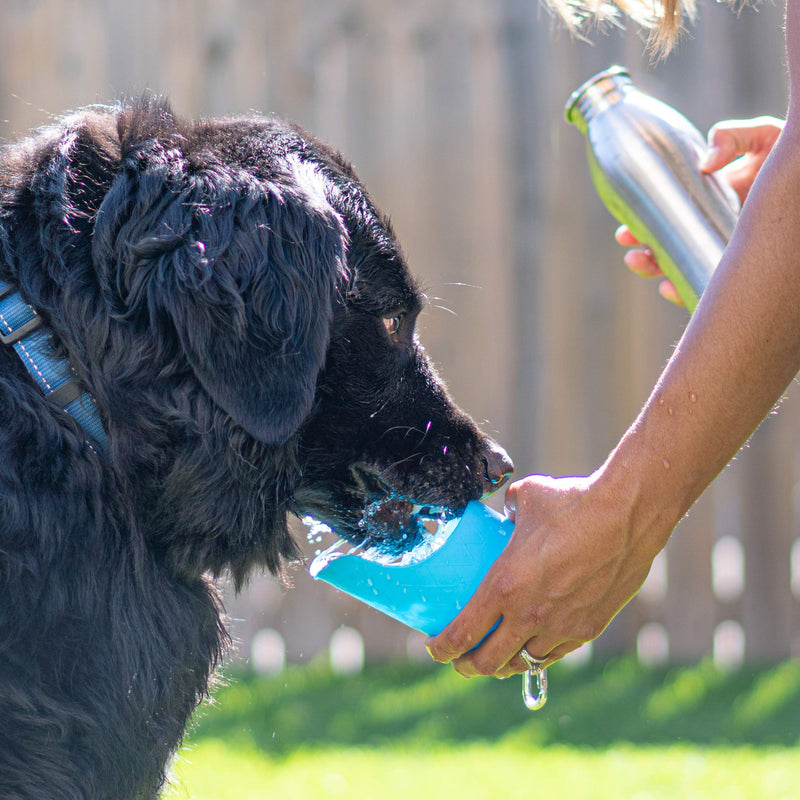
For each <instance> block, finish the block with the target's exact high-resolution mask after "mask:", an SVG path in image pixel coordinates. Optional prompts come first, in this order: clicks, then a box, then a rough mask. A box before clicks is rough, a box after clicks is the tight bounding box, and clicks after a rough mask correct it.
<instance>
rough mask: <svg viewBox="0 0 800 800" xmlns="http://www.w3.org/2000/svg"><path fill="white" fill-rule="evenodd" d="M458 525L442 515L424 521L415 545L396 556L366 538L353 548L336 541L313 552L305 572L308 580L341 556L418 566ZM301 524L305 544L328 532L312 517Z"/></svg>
mask: <svg viewBox="0 0 800 800" xmlns="http://www.w3.org/2000/svg"><path fill="white" fill-rule="evenodd" d="M458 522H459V520H458V518H456V519H446V518H445V517H444V516H442V517H439V518H438V519H435V520H427V524H426V525H425V526H423V528H422V535H421V536H418V537H417V538H418V539H419V541H418V542H417V544H415V545H414V547H411V548H409V549H408V550H404V551H403V552H401V553H397V552H396V551H394V550H392V551H389V550H388V549H387V548H385V547H381V546H380V545H379V544H378V545H376V544H373V545H371V546H367V545H366V541H367V540H366V539H365V540H364V541H363V542H361V543H360V544H357V545H353V544H351V543H350V542H348V541H346V540H345V539H338V540H337V541H335V542H334V543H333V544H332V545H331V546H330V547H327V548H326V549H324V550H317V551H316V553H315V558H314V560H313V561H312V562H311V566H310V567H309V569H308V571H309V574H310V575H311V577H312V578H313V577H316V576H317V575H318V574H319V573H320V572H321V571H322V570H323V569H325V567H327V566H328V564H330V562H331V561H333V560H334V559H336V558H341V557H342V556H358V557H359V558H363V559H366V560H368V561H375V562H377V563H378V564H383V565H385V566H394V567H407V566H410V565H412V564H419V563H420V562H421V561H425V559H427V558H430V557H431V556H432V555H433V554H434V553H435V552H436V551H437V550H439V549H440V548H441V547H442V546H443V545H444V543H445V542H446V541H447V540H448V538H449V537H450V534H451V533H452V532H453V530H454V529H455V527H456V525H458ZM303 524H304V525H308V526H309V533H308V539H309V541H315V542H317V543H319V542H321V541H322V540H323V538H324V536H325V535H326V534H330V533H332V531H331V529H330V528H329V527H328V526H327V525H325V524H324V523H321V522H319V521H318V520H315V519H314V518H313V517H309V516H307V517H304V518H303Z"/></svg>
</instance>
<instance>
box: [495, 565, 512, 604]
mask: <svg viewBox="0 0 800 800" xmlns="http://www.w3.org/2000/svg"><path fill="white" fill-rule="evenodd" d="M491 591H492V594H493V595H494V596H495V597H497V598H498V599H499V600H500V602H501V603H502V604H503V605H504V606H505V605H506V604H507V603H508V602H509V601H510V600H513V599H514V597H515V595H517V592H518V586H517V582H516V580H515V579H514V578H513V577H512V576H511V575H509V574H508V573H506V572H501V573H499V574H497V575H496V576H495V577H494V580H493V581H492V587H491Z"/></svg>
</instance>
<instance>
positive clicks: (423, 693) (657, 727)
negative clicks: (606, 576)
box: [190, 658, 800, 755]
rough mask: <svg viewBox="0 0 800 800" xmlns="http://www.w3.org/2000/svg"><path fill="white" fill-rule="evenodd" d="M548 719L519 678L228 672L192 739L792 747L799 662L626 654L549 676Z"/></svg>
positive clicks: (798, 716) (409, 670)
mask: <svg viewBox="0 0 800 800" xmlns="http://www.w3.org/2000/svg"><path fill="white" fill-rule="evenodd" d="M549 678H550V699H549V700H548V702H547V705H546V706H545V708H544V709H543V710H541V711H537V712H530V711H527V710H526V709H525V707H524V706H523V705H522V700H521V695H520V691H521V688H520V687H521V684H520V679H519V678H511V679H509V680H506V681H497V680H492V679H488V678H481V679H473V680H469V681H467V680H464V679H463V678H461V677H460V676H458V675H457V674H455V673H454V672H453V671H452V670H451V669H450V668H447V667H442V666H437V665H413V664H407V663H396V664H386V665H375V666H371V667H369V668H367V669H366V670H365V671H364V672H363V673H362V674H361V675H357V676H348V677H340V676H336V675H334V674H332V673H331V672H330V670H329V669H328V668H327V667H326V665H324V664H322V663H315V664H311V665H308V666H303V667H292V668H290V669H288V670H287V671H286V672H284V673H283V674H281V675H280V676H276V677H271V678H254V677H248V676H246V675H232V676H230V684H229V685H228V686H227V687H225V688H224V689H222V690H221V691H219V692H218V694H217V697H216V703H215V704H214V705H213V706H211V707H206V708H204V709H203V710H201V712H200V713H199V714H198V716H197V719H196V722H195V726H194V728H193V731H192V733H191V737H190V738H191V739H192V740H194V741H201V740H202V739H204V738H224V739H226V740H228V741H233V742H235V741H237V740H238V741H242V742H247V743H252V744H254V745H255V746H256V747H258V748H259V749H261V750H263V751H264V752H268V753H271V754H274V755H281V754H284V753H288V752H290V751H292V750H295V749H297V748H300V747H315V746H318V747H325V746H331V747H341V746H351V747H352V746H356V747H357V746H366V747H369V746H379V745H381V744H386V743H389V742H391V743H392V745H393V746H395V747H397V746H403V745H408V746H409V747H416V748H418V747H426V746H428V745H430V746H431V747H434V746H439V745H442V744H447V743H450V744H452V743H457V742H477V741H480V742H487V741H499V740H504V741H506V742H509V743H513V742H516V741H518V742H519V743H520V744H526V745H545V744H554V743H560V744H568V745H575V746H582V747H587V748H594V747H597V748H605V747H607V746H608V745H610V744H614V743H619V742H632V743H635V744H640V745H641V744H674V743H676V742H683V743H696V744H717V745H721V744H731V745H744V744H749V745H794V744H796V743H797V742H798V740H800V664H798V663H795V662H785V663H781V664H776V665H771V666H764V667H746V668H742V669H740V670H737V671H732V672H721V671H719V670H717V669H715V668H714V667H713V665H712V664H711V663H710V662H707V661H704V662H701V663H699V664H696V665H692V666H687V667H673V668H669V669H667V668H664V669H647V668H643V667H641V666H639V665H638V664H637V663H636V661H635V660H634V659H632V658H622V659H617V660H613V661H608V662H605V663H601V664H594V665H592V666H589V667H584V668H580V669H574V668H573V669H571V668H568V667H565V666H562V665H556V666H555V667H553V668H551V669H550V670H549Z"/></svg>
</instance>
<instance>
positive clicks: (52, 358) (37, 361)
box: [0, 280, 108, 455]
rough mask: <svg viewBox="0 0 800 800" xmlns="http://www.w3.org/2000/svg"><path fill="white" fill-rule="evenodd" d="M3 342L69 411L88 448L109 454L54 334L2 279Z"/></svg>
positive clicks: (93, 411)
mask: <svg viewBox="0 0 800 800" xmlns="http://www.w3.org/2000/svg"><path fill="white" fill-rule="evenodd" d="M0 342H2V343H3V344H4V345H11V346H12V347H13V348H14V350H15V351H16V353H17V355H18V356H19V358H20V360H21V361H22V363H23V364H24V365H25V368H26V369H27V370H28V372H29V373H30V374H31V377H32V378H33V379H34V381H35V382H36V385H37V386H38V387H39V388H40V389H41V390H42V392H43V394H44V396H45V397H46V398H47V399H48V400H50V401H51V402H53V403H55V404H56V405H57V406H58V407H59V408H62V409H63V410H64V411H66V412H67V414H69V415H70V416H71V417H72V418H73V419H74V420H75V421H76V422H77V423H78V424H79V425H80V426H81V428H83V431H84V433H85V434H86V441H87V442H88V443H89V445H90V446H91V447H92V448H93V449H94V450H97V451H98V452H100V453H102V454H103V455H108V442H107V441H106V432H105V430H103V423H102V422H101V421H100V414H99V412H98V410H97V404H96V403H95V400H94V398H93V397H92V396H91V395H90V394H89V393H88V392H85V391H83V389H81V387H80V385H79V384H78V381H77V379H76V378H75V373H74V372H73V370H72V367H70V365H69V362H68V361H67V359H66V358H64V356H61V355H58V354H56V352H55V351H54V348H53V342H52V338H51V333H50V331H49V330H48V329H47V327H46V326H45V325H44V324H43V322H42V318H41V317H40V316H39V314H38V312H37V311H36V309H35V308H34V307H33V306H32V305H30V303H26V302H25V300H23V298H22V295H20V293H19V291H18V290H17V289H16V287H15V286H14V285H13V284H11V283H9V282H8V281H3V280H0Z"/></svg>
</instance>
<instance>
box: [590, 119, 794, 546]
mask: <svg viewBox="0 0 800 800" xmlns="http://www.w3.org/2000/svg"><path fill="white" fill-rule="evenodd" d="M797 131H798V126H797V125H796V124H787V127H786V129H785V130H784V132H783V134H782V135H781V138H780V140H779V141H778V143H777V144H776V146H775V148H774V150H773V153H772V155H771V156H770V158H769V159H768V161H767V162H766V164H765V165H764V167H763V169H762V171H761V174H760V175H759V178H758V180H757V181H756V183H755V185H754V186H753V189H752V191H751V193H750V196H749V198H748V201H747V203H746V204H745V207H744V209H743V211H742V217H741V220H740V223H739V225H738V226H737V230H736V232H735V234H734V238H733V240H732V241H731V244H730V246H729V248H728V250H727V252H726V255H725V257H724V259H723V262H722V264H721V265H720V267H719V269H718V271H717V274H716V275H715V277H714V279H713V280H712V282H711V284H710V285H709V287H708V289H707V290H706V293H705V294H704V296H703V298H702V301H701V303H700V305H699V306H698V308H697V310H696V312H695V315H694V317H693V318H692V320H691V322H690V324H689V326H688V327H687V330H686V332H685V334H684V336H683V338H682V340H681V342H680V343H679V345H678V347H677V349H676V351H675V353H674V354H673V357H672V359H671V360H670V362H669V364H668V366H667V368H666V369H665V371H664V373H663V375H662V377H661V379H660V380H659V382H658V384H657V386H656V387H655V389H654V391H653V393H652V394H651V397H650V398H649V400H648V402H647V404H646V406H645V408H644V409H643V411H642V413H641V414H640V416H639V418H638V419H637V420H636V422H635V423H634V425H633V426H632V427H631V429H630V430H629V431H628V433H627V434H626V435H625V437H624V438H623V439H622V441H621V442H620V444H619V446H618V447H617V448H616V449H615V451H614V452H613V453H612V455H611V456H610V458H609V460H608V461H607V463H606V465H605V467H604V468H603V471H602V472H603V476H604V478H603V479H604V481H605V482H606V483H610V485H612V486H613V487H614V490H615V491H616V492H621V493H622V494H621V495H620V496H621V497H626V499H627V500H628V501H629V502H630V503H631V504H632V506H631V508H632V512H635V514H636V515H637V516H636V517H635V518H636V519H638V520H639V525H640V526H641V527H642V529H645V528H650V529H651V534H650V535H652V536H653V542H652V545H653V546H654V547H655V546H658V540H659V537H660V538H661V539H662V541H661V542H660V543H661V544H662V545H663V541H665V537H666V536H668V534H669V531H670V530H671V528H672V527H673V526H674V524H676V523H677V521H678V520H679V519H680V518H681V516H682V515H683V514H684V513H685V512H686V510H687V509H688V508H689V506H691V504H692V503H693V502H694V500H695V499H697V497H698V496H699V495H700V493H701V492H702V491H703V489H704V488H705V487H706V486H707V485H708V483H710V481H711V480H713V478H714V477H715V475H716V474H717V473H718V472H719V471H720V470H721V469H722V468H723V467H724V466H725V464H727V463H728V461H730V459H731V458H732V457H733V456H734V455H735V454H736V452H737V451H738V450H739V448H740V447H741V446H742V444H744V442H745V441H746V440H747V438H748V437H749V435H750V434H751V433H752V431H753V430H754V429H755V427H756V426H757V425H758V423H759V422H760V421H761V420H762V419H763V417H764V416H765V415H766V414H768V413H769V411H770V409H771V408H772V407H773V406H774V404H775V402H776V401H777V400H778V399H779V398H780V395H781V393H782V392H783V390H784V389H785V387H786V386H787V384H788V383H789V382H790V381H791V379H792V377H793V376H794V374H795V373H796V371H797V369H798V367H800V302H798V297H800V210H799V209H798V203H797V199H796V195H797V191H798V188H800V158H798V153H800V139H798V133H797ZM642 535H643V536H644V535H646V534H642Z"/></svg>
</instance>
